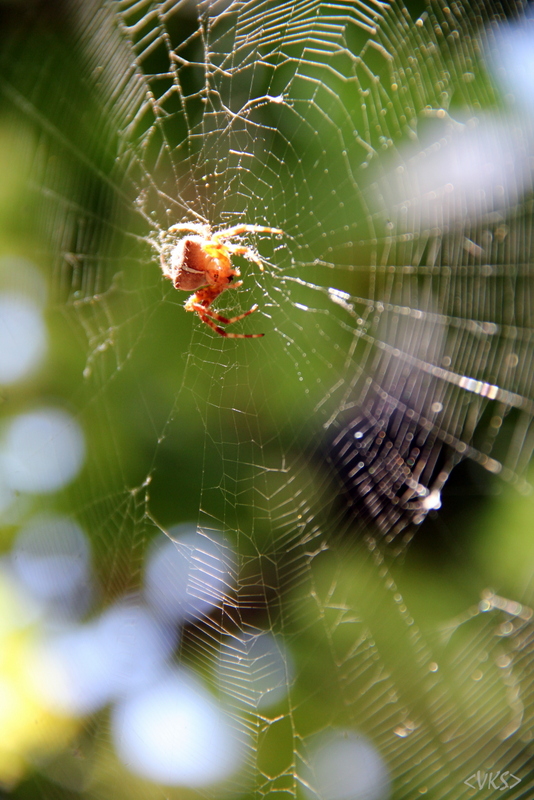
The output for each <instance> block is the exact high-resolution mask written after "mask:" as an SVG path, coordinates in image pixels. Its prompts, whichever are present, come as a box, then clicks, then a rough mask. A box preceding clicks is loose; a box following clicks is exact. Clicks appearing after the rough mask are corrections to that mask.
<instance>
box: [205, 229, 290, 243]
mask: <svg viewBox="0 0 534 800" xmlns="http://www.w3.org/2000/svg"><path fill="white" fill-rule="evenodd" d="M283 232H284V231H281V230H280V228H267V227H265V226H264V225H234V227H233V228H225V229H224V230H222V231H217V233H214V234H213V236H212V239H214V240H215V241H216V242H217V241H219V240H220V239H231V238H232V236H239V235H240V234H242V233H274V234H283Z"/></svg>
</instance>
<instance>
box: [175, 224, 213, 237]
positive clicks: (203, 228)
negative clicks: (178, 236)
mask: <svg viewBox="0 0 534 800" xmlns="http://www.w3.org/2000/svg"><path fill="white" fill-rule="evenodd" d="M178 231H193V233H200V234H202V235H204V236H208V235H209V233H210V227H209V225H205V224H204V223H203V222H183V223H180V222H179V223H177V224H176V225H171V227H170V228H169V230H168V231H167V233H178Z"/></svg>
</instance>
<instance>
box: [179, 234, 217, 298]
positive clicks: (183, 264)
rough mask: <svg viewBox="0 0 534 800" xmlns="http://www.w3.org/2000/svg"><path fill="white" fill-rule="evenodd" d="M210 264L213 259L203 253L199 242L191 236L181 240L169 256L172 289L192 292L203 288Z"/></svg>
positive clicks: (206, 280) (206, 281)
mask: <svg viewBox="0 0 534 800" xmlns="http://www.w3.org/2000/svg"><path fill="white" fill-rule="evenodd" d="M212 262H213V258H212V257H211V256H209V255H208V254H207V253H205V252H204V250H203V248H202V245H201V243H200V241H198V240H197V239H195V238H194V237H192V236H191V237H189V236H188V237H186V238H184V239H182V240H181V241H180V242H178V244H177V245H176V246H175V247H174V248H173V250H172V254H171V264H170V273H171V275H172V278H171V280H172V282H173V284H174V288H175V289H180V290H181V291H184V292H193V291H195V289H199V288H200V287H201V286H205V285H206V284H207V283H208V276H209V270H210V268H211V267H212ZM169 277H171V276H169Z"/></svg>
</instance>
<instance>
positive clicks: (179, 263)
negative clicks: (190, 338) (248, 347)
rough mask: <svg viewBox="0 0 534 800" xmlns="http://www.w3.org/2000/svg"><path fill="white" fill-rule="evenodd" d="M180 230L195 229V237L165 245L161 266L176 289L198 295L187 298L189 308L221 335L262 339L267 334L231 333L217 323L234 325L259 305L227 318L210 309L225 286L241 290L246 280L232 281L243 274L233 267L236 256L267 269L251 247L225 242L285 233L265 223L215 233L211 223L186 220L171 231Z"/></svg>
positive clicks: (184, 238)
mask: <svg viewBox="0 0 534 800" xmlns="http://www.w3.org/2000/svg"><path fill="white" fill-rule="evenodd" d="M179 231H192V232H193V235H192V236H184V237H183V238H182V239H180V241H179V242H178V243H177V244H175V245H165V246H164V247H163V248H162V250H161V268H162V270H163V274H164V275H165V277H166V278H169V280H171V281H172V282H173V284H174V288H175V289H182V290H183V291H186V292H191V291H194V294H192V295H191V297H190V298H189V299H188V300H187V301H186V303H185V306H184V307H185V310H186V311H195V312H196V313H197V314H198V316H199V317H200V319H201V320H202V322H205V323H206V325H209V327H210V328H213V330H214V331H216V332H217V333H219V334H220V335H221V336H228V337H229V338H231V339H259V338H260V337H261V336H264V335H265V334H263V333H227V331H225V330H224V328H221V327H220V325H217V324H216V322H220V323H221V324H222V325H233V323H234V322H239V320H240V319H244V318H245V317H248V315H249V314H252V313H253V312H254V311H256V309H257V308H258V306H257V305H254V306H252V308H251V309H249V311H245V313H244V314H238V316H237V317H223V315H222V314H218V313H217V312H216V311H212V310H211V309H210V306H211V304H212V303H213V301H214V300H215V299H216V298H217V297H218V296H219V295H220V294H221V292H224V290H225V289H230V288H232V289H238V288H239V287H240V286H241V285H242V283H243V281H237V283H232V281H233V279H234V277H239V274H240V273H239V270H238V269H237V267H233V266H232V260H231V259H232V256H244V257H245V258H247V259H248V260H249V261H253V262H254V263H255V264H257V265H258V266H259V268H260V269H261V270H262V271H263V264H262V262H261V259H260V257H259V255H258V254H257V253H256V252H255V251H254V250H253V249H252V248H251V247H246V246H243V245H238V244H230V243H229V242H227V241H225V240H226V239H232V238H233V237H234V236H240V235H241V234H242V233H273V234H281V233H283V231H281V230H279V229H278V228H266V227H264V226H263V225H236V226H235V227H233V228H224V229H223V230H221V231H217V233H212V232H211V228H210V227H209V225H202V224H195V223H184V224H179V225H172V226H171V227H170V228H169V230H168V233H169V234H174V233H178V232H179ZM168 249H170V251H171V252H170V258H169V260H168V261H167V260H166V258H165V254H166V251H167V250H168Z"/></svg>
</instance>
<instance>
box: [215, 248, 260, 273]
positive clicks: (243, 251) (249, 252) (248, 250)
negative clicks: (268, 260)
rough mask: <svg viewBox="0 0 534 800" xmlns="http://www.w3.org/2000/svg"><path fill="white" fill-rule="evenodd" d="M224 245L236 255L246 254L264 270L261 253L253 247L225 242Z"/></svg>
mask: <svg viewBox="0 0 534 800" xmlns="http://www.w3.org/2000/svg"><path fill="white" fill-rule="evenodd" d="M224 247H225V248H226V249H227V250H229V251H230V253H231V254H232V255H234V256H245V258H246V259H248V260H249V261H253V262H254V263H255V264H257V265H258V267H259V268H260V269H261V271H262V272H263V263H262V260H261V258H260V257H259V255H258V254H257V253H255V252H254V250H253V249H252V247H245V246H241V245H238V244H225V245H224Z"/></svg>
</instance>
